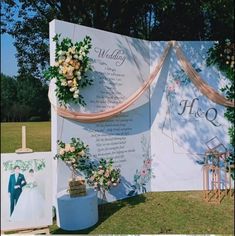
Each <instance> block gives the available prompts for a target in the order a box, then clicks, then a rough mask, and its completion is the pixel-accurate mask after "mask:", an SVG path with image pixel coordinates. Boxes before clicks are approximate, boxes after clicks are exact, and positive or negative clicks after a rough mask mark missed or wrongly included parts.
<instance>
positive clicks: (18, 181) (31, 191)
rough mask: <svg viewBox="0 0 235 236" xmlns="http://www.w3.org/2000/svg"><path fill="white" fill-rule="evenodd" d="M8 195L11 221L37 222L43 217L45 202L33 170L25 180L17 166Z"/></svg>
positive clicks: (11, 177)
mask: <svg viewBox="0 0 235 236" xmlns="http://www.w3.org/2000/svg"><path fill="white" fill-rule="evenodd" d="M8 193H9V196H10V220H11V221H25V220H26V221H28V220H35V221H36V220H38V219H40V218H42V217H43V214H44V206H45V200H44V198H43V196H42V195H41V193H40V191H39V189H38V184H37V181H36V179H35V177H34V170H33V169H30V170H29V171H28V176H27V178H25V176H24V174H22V173H21V169H20V166H18V165H16V166H15V167H14V173H13V174H11V175H10V177H9V182H8Z"/></svg>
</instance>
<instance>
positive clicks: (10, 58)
mask: <svg viewBox="0 0 235 236" xmlns="http://www.w3.org/2000/svg"><path fill="white" fill-rule="evenodd" d="M13 43H14V39H13V38H12V37H11V36H10V35H8V34H3V35H1V73H3V74H5V75H9V76H15V75H17V71H18V68H17V61H16V56H15V54H16V48H15V46H14V45H13Z"/></svg>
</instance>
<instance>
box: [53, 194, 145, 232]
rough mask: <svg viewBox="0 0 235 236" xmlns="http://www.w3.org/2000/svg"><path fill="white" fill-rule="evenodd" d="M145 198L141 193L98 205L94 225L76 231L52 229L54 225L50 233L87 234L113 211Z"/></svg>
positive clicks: (142, 200) (133, 204)
mask: <svg viewBox="0 0 235 236" xmlns="http://www.w3.org/2000/svg"><path fill="white" fill-rule="evenodd" d="M145 199H146V197H145V195H143V194H141V195H138V196H134V197H130V198H126V199H123V200H118V201H116V202H112V203H106V204H103V205H99V207H98V209H99V220H98V222H97V223H96V224H95V225H94V226H92V227H90V228H87V229H84V230H77V231H67V230H63V229H61V228H55V229H54V226H52V228H51V234H88V233H90V232H92V231H93V230H94V229H95V228H96V227H98V226H99V225H100V224H102V223H103V222H104V221H106V220H107V219H108V218H109V217H110V216H112V215H113V214H114V213H116V212H117V211H119V210H120V209H121V208H123V207H134V206H135V205H138V204H140V203H143V202H145Z"/></svg>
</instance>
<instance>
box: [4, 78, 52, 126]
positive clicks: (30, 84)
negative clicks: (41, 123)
mask: <svg viewBox="0 0 235 236" xmlns="http://www.w3.org/2000/svg"><path fill="white" fill-rule="evenodd" d="M47 93H48V86H47V85H46V84H43V83H42V82H41V81H39V80H38V79H35V78H33V77H27V78H26V79H25V78H20V77H17V78H13V77H9V76H5V75H4V74H1V121H27V120H29V119H30V117H31V116H38V117H40V120H48V119H49V115H50V114H49V111H50V104H49V101H48V98H47Z"/></svg>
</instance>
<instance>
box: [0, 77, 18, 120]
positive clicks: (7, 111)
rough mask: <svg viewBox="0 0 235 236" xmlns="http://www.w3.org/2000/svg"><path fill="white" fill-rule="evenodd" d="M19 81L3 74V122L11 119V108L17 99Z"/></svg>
mask: <svg viewBox="0 0 235 236" xmlns="http://www.w3.org/2000/svg"><path fill="white" fill-rule="evenodd" d="M16 88H17V81H16V79H15V78H13V77H10V76H6V75H4V74H2V73H1V121H9V120H10V119H11V107H12V106H13V104H14V99H16V97H15V95H16Z"/></svg>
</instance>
